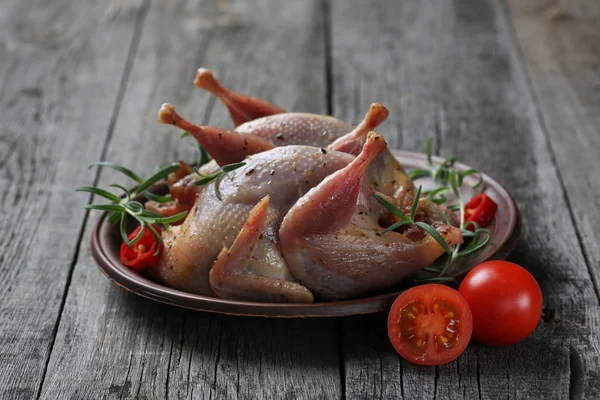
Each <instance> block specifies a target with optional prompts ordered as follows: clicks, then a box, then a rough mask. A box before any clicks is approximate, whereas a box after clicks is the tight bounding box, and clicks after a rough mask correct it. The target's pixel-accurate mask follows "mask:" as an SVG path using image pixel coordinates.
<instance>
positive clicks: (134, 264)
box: [119, 226, 162, 269]
mask: <svg viewBox="0 0 600 400" xmlns="http://www.w3.org/2000/svg"><path fill="white" fill-rule="evenodd" d="M141 228H142V227H141V226H138V227H137V228H136V229H135V230H134V231H133V232H132V233H131V234H130V235H129V236H128V239H129V241H132V240H133V239H134V238H135V237H136V236H137V235H138V233H139V232H140V229H141ZM154 228H155V229H157V228H156V227H154ZM157 230H158V229H157ZM159 232H160V231H159ZM161 251H162V243H161V244H160V247H159V243H158V241H157V240H156V237H154V235H153V234H152V232H151V231H150V229H148V228H146V229H144V233H143V234H142V237H141V238H140V240H138V241H137V242H136V243H134V244H133V245H131V248H129V247H127V245H126V244H125V242H123V243H122V244H121V251H120V253H119V258H120V259H121V262H122V263H123V264H124V265H126V266H127V267H129V268H132V269H144V268H147V267H149V266H151V265H153V264H155V263H156V262H157V261H158V259H159V258H160V252H161Z"/></svg>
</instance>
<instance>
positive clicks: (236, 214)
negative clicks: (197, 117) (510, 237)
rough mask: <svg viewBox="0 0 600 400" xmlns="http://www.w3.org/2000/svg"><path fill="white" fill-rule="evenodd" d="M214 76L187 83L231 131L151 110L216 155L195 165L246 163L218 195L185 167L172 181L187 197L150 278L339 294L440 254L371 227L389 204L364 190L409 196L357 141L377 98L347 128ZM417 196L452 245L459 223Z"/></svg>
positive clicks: (214, 288)
mask: <svg viewBox="0 0 600 400" xmlns="http://www.w3.org/2000/svg"><path fill="white" fill-rule="evenodd" d="M207 77H208V81H211V80H212V82H210V83H209V84H207V83H206V81H207ZM203 80H204V83H203V82H202V81H203ZM215 82H216V80H214V77H212V74H210V73H209V71H208V73H207V70H202V69H201V70H199V72H198V77H197V79H196V84H197V85H198V86H200V87H203V88H205V89H207V87H208V86H211V87H212V90H211V89H208V90H210V91H211V92H213V93H214V94H216V95H217V96H219V97H220V98H221V100H222V101H223V103H224V104H225V105H226V106H227V107H228V109H229V110H230V113H231V115H232V118H233V120H234V122H235V124H236V125H237V128H236V130H235V131H227V130H222V129H219V128H213V127H202V126H198V125H194V124H191V123H189V122H187V121H185V120H184V119H183V118H181V117H180V116H179V115H178V114H177V113H176V112H175V110H174V108H173V107H172V106H171V105H164V106H163V108H162V109H161V112H160V113H159V119H160V121H161V122H163V123H168V124H173V125H176V126H178V127H179V128H181V129H184V130H186V131H189V132H190V133H191V134H192V135H193V136H194V137H195V138H196V139H197V140H198V141H199V142H200V143H201V144H202V145H203V146H204V147H205V148H207V150H208V151H209V153H210V154H211V156H213V158H215V160H216V162H214V161H213V162H211V163H210V164H208V165H206V166H204V167H203V170H204V171H206V172H213V171H215V170H217V168H218V165H221V166H222V165H225V164H229V163H233V162H239V161H241V160H242V159H244V158H245V160H244V161H245V162H246V165H245V166H244V167H243V168H240V169H238V170H235V171H232V172H229V173H227V174H226V175H225V176H224V178H223V179H222V180H221V182H220V185H219V187H220V189H221V194H222V200H220V199H218V198H217V196H216V192H215V190H214V188H213V186H212V185H207V186H203V187H200V188H196V187H194V186H191V185H190V183H192V182H193V180H194V179H195V177H194V175H193V174H191V175H188V176H186V177H185V178H183V179H182V180H180V181H176V180H174V181H175V183H174V184H172V185H171V188H172V189H173V188H177V190H181V191H182V193H184V194H185V196H186V199H187V201H189V198H190V196H191V195H195V196H197V200H196V203H195V205H194V207H193V208H192V209H191V211H190V214H189V215H188V217H187V218H186V219H185V222H184V223H183V225H181V226H179V227H172V228H171V229H169V231H167V232H166V233H165V234H164V239H165V246H166V248H165V251H164V252H163V255H162V257H161V260H160V262H159V264H158V265H156V266H155V267H154V269H153V270H154V273H155V275H156V276H157V277H158V279H159V280H161V281H162V282H164V283H165V284H167V285H168V286H171V287H175V288H178V289H181V290H184V291H187V292H192V293H198V294H204V295H210V296H214V295H217V296H218V297H222V298H230V299H240V300H251V301H268V302H304V303H307V302H312V301H313V300H314V296H316V297H318V298H323V299H344V298H351V297H356V296H359V295H362V294H365V293H369V292H372V291H376V290H379V289H383V288H386V287H389V286H391V285H393V284H395V283H396V282H398V281H400V280H402V279H403V278H405V277H407V276H409V275H412V274H414V273H415V272H417V271H418V270H420V269H422V268H423V267H425V266H427V265H429V264H430V263H431V262H433V261H434V260H435V259H436V258H437V257H439V256H440V255H441V254H442V253H443V250H442V248H441V246H440V245H439V244H438V243H437V242H436V241H435V240H434V239H433V238H431V237H430V236H429V235H424V234H422V232H418V231H415V230H414V229H411V230H409V232H407V233H406V235H401V234H399V233H396V232H388V233H386V234H385V235H379V232H380V231H381V230H382V227H381V226H380V221H383V220H386V219H387V218H389V212H388V211H387V210H386V209H384V208H383V207H382V206H381V205H379V203H377V201H376V200H375V199H374V193H375V190H377V191H380V192H381V194H383V195H385V196H386V197H388V199H389V200H391V201H392V202H394V203H396V204H397V205H398V206H400V207H405V206H406V205H407V203H408V202H410V203H412V199H413V198H414V192H415V189H414V186H413V184H412V181H410V179H409V178H408V177H407V176H406V174H405V173H404V170H403V169H402V167H401V166H400V164H399V163H398V162H397V160H396V159H395V158H394V157H393V156H392V155H391V153H390V152H389V151H388V150H387V148H386V145H385V141H384V139H383V137H381V136H380V135H378V134H375V133H374V132H373V133H371V134H369V138H368V139H367V133H368V132H369V131H370V130H371V129H373V128H374V127H376V126H377V125H379V124H380V123H381V122H382V121H383V120H385V118H386V117H387V109H385V107H384V106H383V105H381V104H378V103H376V104H374V105H373V106H371V109H370V110H369V111H368V112H367V114H366V116H365V118H364V120H363V121H362V122H361V123H360V124H359V125H358V126H357V127H356V128H352V127H350V126H348V125H347V124H345V123H343V122H342V121H339V120H337V119H335V118H332V117H328V116H321V115H314V114H306V113H284V111H283V110H282V109H280V108H278V107H276V106H273V105H270V104H269V103H267V102H265V101H264V100H261V99H256V98H252V97H249V96H245V95H241V94H237V93H235V92H231V91H229V89H226V88H224V87H222V86H220V84H218V82H217V83H216V85H219V86H218V87H217V88H216V89H215ZM255 118H258V119H255ZM278 142H279V143H278ZM286 142H287V143H286ZM291 143H293V144H294V145H289V144H291ZM297 144H309V145H310V144H312V146H303V145H297ZM315 144H316V145H317V146H318V147H314V145H315ZM275 146H284V147H278V148H274V147H275ZM354 156H357V157H354ZM206 172H205V173H206ZM182 182H184V183H183V184H182ZM189 189H191V190H189ZM429 203H430V202H428V201H427V200H425V199H422V200H421V201H420V202H419V212H418V215H420V216H421V218H422V219H424V220H427V222H429V223H431V224H432V225H433V226H434V227H435V228H436V229H437V230H438V232H439V233H440V234H441V235H442V237H444V239H445V240H446V242H447V243H448V244H449V245H450V246H452V245H454V244H456V243H460V242H462V235H461V233H460V230H459V229H457V228H454V227H451V226H447V225H443V224H442V223H441V222H440V221H438V220H436V218H435V216H433V218H432V215H431V214H433V213H431V212H430V210H429V208H430V207H431V204H429ZM428 210H429V211H428ZM366 249H368V251H366ZM308 288H310V290H308ZM311 291H312V292H311Z"/></svg>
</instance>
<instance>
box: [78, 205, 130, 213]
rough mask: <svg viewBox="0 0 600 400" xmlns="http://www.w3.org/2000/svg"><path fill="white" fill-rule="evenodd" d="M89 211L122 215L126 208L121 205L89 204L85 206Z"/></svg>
mask: <svg viewBox="0 0 600 400" xmlns="http://www.w3.org/2000/svg"><path fill="white" fill-rule="evenodd" d="M85 208H86V209H88V210H101V211H115V212H119V213H122V212H123V210H124V208H123V206H121V205H119V204H88V205H87V206H85Z"/></svg>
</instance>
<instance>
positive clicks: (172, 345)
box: [42, 0, 342, 399]
mask: <svg viewBox="0 0 600 400" xmlns="http://www.w3.org/2000/svg"><path fill="white" fill-rule="evenodd" d="M323 25H324V23H323V17H322V15H321V3H320V2H319V1H316V0H314V1H308V2H293V3H288V2H286V3H280V2H277V1H263V2H252V4H247V2H243V1H235V2H217V3H216V5H215V4H214V3H213V2H211V1H196V2H186V3H183V2H167V1H155V2H153V3H152V5H151V8H150V10H149V13H148V17H147V21H146V23H145V26H144V29H143V32H142V39H141V41H140V45H139V49H138V52H137V55H136V58H135V61H134V65H133V70H132V74H131V78H130V80H129V81H128V83H127V92H126V94H125V98H124V100H123V103H122V107H121V109H120V113H119V118H118V121H117V123H116V128H115V134H114V137H113V138H112V141H111V143H110V147H109V150H108V156H107V159H109V160H114V161H121V162H123V163H125V164H126V165H128V166H130V167H131V168H133V169H134V170H136V171H150V170H151V168H152V167H153V166H154V165H155V164H165V163H167V162H171V161H173V160H177V159H178V158H180V157H183V158H184V159H188V160H189V159H190V157H191V152H189V148H186V143H185V142H182V141H180V140H179V139H178V137H179V132H178V131H176V130H175V129H173V128H169V127H165V126H163V125H160V124H158V123H157V122H156V112H157V111H158V108H159V107H160V104H161V103H163V102H166V101H169V102H172V103H173V104H175V106H176V107H177V108H178V110H179V111H180V113H181V114H182V115H184V116H186V117H188V118H190V119H192V120H195V121H198V122H204V123H211V124H215V125H221V126H231V125H232V124H231V122H229V119H228V116H227V113H226V111H225V109H224V108H223V107H222V106H221V105H220V104H217V105H214V103H215V102H214V99H212V98H211V96H210V95H208V94H207V93H205V92H202V91H200V90H199V89H197V88H195V87H194V86H193V85H192V80H193V77H194V73H195V69H196V68H197V67H199V66H206V67H210V68H212V69H213V70H214V71H215V73H216V74H217V75H218V76H219V77H221V78H224V80H225V82H226V84H227V85H229V86H232V87H234V88H236V89H237V90H240V91H243V92H246V93H252V94H255V95H258V96H262V97H265V98H269V99H271V100H272V101H274V102H276V103H277V104H280V105H282V106H283V107H286V108H288V109H293V110H308V111H313V112H321V113H322V112H325V111H326V96H325V92H326V90H325V86H326V85H325V82H324V80H325V73H324V65H325V54H324V40H323ZM213 106H214V109H213ZM73 168H84V165H83V163H80V164H73ZM115 179H117V177H116V176H115V175H114V174H111V173H109V171H104V172H102V179H101V183H102V184H103V185H106V184H108V183H110V182H113V181H115ZM121 182H123V181H121ZM92 219H93V218H92ZM91 222H93V221H91ZM90 230H91V224H88V226H87V228H86V231H85V235H84V238H87V237H88V235H89V234H90ZM69 371H77V373H76V374H73V373H71V372H69ZM67 373H68V376H69V379H65V374H67ZM341 388H342V386H341V382H340V373H339V359H338V356H337V338H336V330H335V324H334V322H333V321H327V320H323V321H318V320H315V321H286V320H264V319H246V318H236V317H222V316H216V315H210V314H206V313H200V312H193V311H187V310H180V309H177V308H174V307H168V306H163V305H161V304H157V303H155V302H151V301H148V300H145V299H142V298H139V297H137V296H135V295H133V294H130V293H127V292H126V291H124V290H123V289H121V288H118V287H116V286H115V285H114V284H112V283H110V282H108V281H107V279H106V278H105V277H104V276H103V275H102V274H101V273H100V272H99V271H98V270H97V268H96V267H95V266H94V265H93V261H92V260H91V257H90V253H89V250H88V244H87V241H86V240H85V239H84V241H83V242H82V247H81V254H80V257H79V260H78V262H77V264H76V266H75V270H74V274H73V280H72V284H71V289H70V291H69V294H68V297H67V300H66V305H65V310H64V314H63V317H62V320H61V324H60V327H59V331H58V334H57V339H56V344H55V348H54V352H53V354H52V357H51V359H50V364H49V367H48V373H47V379H46V382H45V385H44V387H43V392H42V398H48V399H53V398H57V397H62V398H64V397H67V398H68V397H71V396H73V397H81V396H84V397H89V398H101V397H107V398H116V397H119V398H121V397H123V398H138V397H139V398H167V397H169V398H211V397H212V398H224V397H228V398H260V397H264V398H315V397H321V398H328V399H329V398H339V397H341Z"/></svg>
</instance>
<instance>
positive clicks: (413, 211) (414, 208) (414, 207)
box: [410, 186, 422, 221]
mask: <svg viewBox="0 0 600 400" xmlns="http://www.w3.org/2000/svg"><path fill="white" fill-rule="evenodd" d="M421 189H422V186H419V189H417V194H416V195H415V200H414V201H413V205H412V208H411V209H410V220H411V221H414V220H415V215H416V214H417V209H418V208H419V198H420V197H421Z"/></svg>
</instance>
